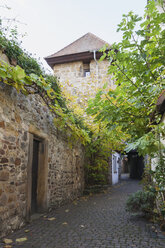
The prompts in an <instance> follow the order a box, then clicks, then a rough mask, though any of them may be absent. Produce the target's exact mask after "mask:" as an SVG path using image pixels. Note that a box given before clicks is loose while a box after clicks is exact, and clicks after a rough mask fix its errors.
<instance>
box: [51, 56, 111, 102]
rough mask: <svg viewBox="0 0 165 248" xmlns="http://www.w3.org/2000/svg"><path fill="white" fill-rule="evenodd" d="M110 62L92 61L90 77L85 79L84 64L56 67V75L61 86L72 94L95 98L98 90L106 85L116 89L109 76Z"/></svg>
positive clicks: (79, 62)
mask: <svg viewBox="0 0 165 248" xmlns="http://www.w3.org/2000/svg"><path fill="white" fill-rule="evenodd" d="M108 65H109V61H108V60H103V61H97V63H96V61H95V60H92V61H91V62H90V64H89V67H90V76H86V77H84V73H83V67H84V65H83V62H82V61H78V62H71V63H64V64H59V65H55V66H54V74H55V76H57V78H58V79H59V81H60V83H61V85H62V86H63V87H66V88H67V90H69V91H70V92H71V93H72V94H75V95H78V96H79V98H81V97H82V94H83V96H86V97H87V98H89V97H92V96H95V94H96V92H97V90H98V88H100V87H102V86H103V85H104V84H105V83H107V84H108V87H109V88H114V87H115V86H114V82H113V80H112V77H111V75H108V74H107V72H108Z"/></svg>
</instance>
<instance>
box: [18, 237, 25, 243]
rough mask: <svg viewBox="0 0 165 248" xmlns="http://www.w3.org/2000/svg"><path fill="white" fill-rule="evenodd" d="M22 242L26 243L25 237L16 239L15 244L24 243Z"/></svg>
mask: <svg viewBox="0 0 165 248" xmlns="http://www.w3.org/2000/svg"><path fill="white" fill-rule="evenodd" d="M24 241H27V238H26V237H23V238H19V239H16V242H19V243H20V242H24Z"/></svg>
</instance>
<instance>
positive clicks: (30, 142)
mask: <svg viewBox="0 0 165 248" xmlns="http://www.w3.org/2000/svg"><path fill="white" fill-rule="evenodd" d="M35 140H36V141H35ZM34 142H36V144H39V145H38V147H39V148H38V150H36V151H35V150H34ZM37 142H38V143H37ZM36 159H37V160H36ZM35 160H36V161H35ZM34 161H35V162H36V164H37V163H38V165H37V166H38V172H37V173H38V174H37V175H36V177H34V175H33V173H32V168H33V167H34V166H35V165H34ZM83 162H84V148H83V147H82V146H81V144H80V143H79V142H77V144H74V145H72V146H70V145H69V144H68V141H67V138H66V137H65V135H64V134H62V133H60V132H59V131H58V130H57V129H56V128H55V126H54V124H53V116H52V115H51V114H50V112H49V110H48V108H47V107H46V106H45V105H44V104H43V102H42V100H41V99H40V97H39V96H37V95H36V96H34V95H33V96H32V95H31V96H24V95H22V94H18V93H17V92H16V90H15V89H13V88H12V87H10V86H5V85H4V84H3V83H2V82H1V83H0V236H3V235H5V234H6V233H7V232H9V231H11V230H12V229H16V228H19V227H20V226H21V225H23V223H24V222H25V220H26V219H29V218H30V215H31V214H32V212H33V213H35V212H36V211H43V210H45V209H48V208H50V207H52V206H56V205H59V204H62V203H64V202H67V201H69V200H72V199H74V198H76V197H77V196H79V195H80V194H81V193H82V191H83V188H84V169H83ZM34 173H35V172H34ZM33 177H34V178H33ZM35 178H36V180H37V182H36V184H37V186H35V183H34V182H33V181H34V180H35ZM33 184H34V185H33ZM35 187H36V188H35ZM33 188H35V189H36V195H35V194H34V195H33ZM36 206H37V207H36ZM32 210H33V211H32Z"/></svg>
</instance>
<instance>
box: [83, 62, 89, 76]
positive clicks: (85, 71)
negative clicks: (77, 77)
mask: <svg viewBox="0 0 165 248" xmlns="http://www.w3.org/2000/svg"><path fill="white" fill-rule="evenodd" d="M83 76H84V77H89V76H90V64H89V63H88V64H83Z"/></svg>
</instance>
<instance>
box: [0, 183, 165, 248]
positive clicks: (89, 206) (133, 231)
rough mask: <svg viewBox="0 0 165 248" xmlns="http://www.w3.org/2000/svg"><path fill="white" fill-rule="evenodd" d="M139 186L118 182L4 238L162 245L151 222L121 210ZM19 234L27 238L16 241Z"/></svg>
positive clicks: (91, 246) (30, 242)
mask: <svg viewBox="0 0 165 248" xmlns="http://www.w3.org/2000/svg"><path fill="white" fill-rule="evenodd" d="M139 188H140V186H139V185H138V181H131V180H128V181H122V182H121V183H120V184H119V185H117V186H115V187H112V188H109V189H108V190H107V191H106V192H105V193H100V194H95V195H91V196H88V197H82V198H80V199H79V200H77V201H75V202H73V203H71V204H68V205H65V206H63V207H61V208H59V209H56V210H53V211H52V212H51V213H49V214H48V215H47V217H46V216H41V217H40V218H39V219H37V220H35V221H33V222H32V223H30V224H28V225H26V226H25V227H24V228H22V229H21V230H18V231H16V232H14V233H13V234H11V235H9V236H8V237H7V238H10V239H12V240H13V244H12V248H13V247H24V248H32V247H34V248H85V247H86V248H119V247H121V248H134V247H138V248H151V247H152V248H165V239H164V238H163V236H158V235H157V234H156V233H154V232H152V231H151V229H150V228H149V225H151V224H149V223H148V222H147V221H145V220H144V219H143V218H142V217H141V218H137V216H136V217H135V216H131V215H130V214H129V213H127V212H125V201H126V199H127V197H128V195H129V194H130V193H132V192H135V191H137V190H138V189H139ZM54 217H55V218H56V219H55V220H54V219H53V218H54ZM48 218H50V219H49V220H48ZM25 230H26V231H27V230H29V232H27V233H26V232H25ZM22 237H27V241H24V242H22V243H18V242H16V239H17V238H22ZM0 247H4V245H3V243H2V242H0Z"/></svg>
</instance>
